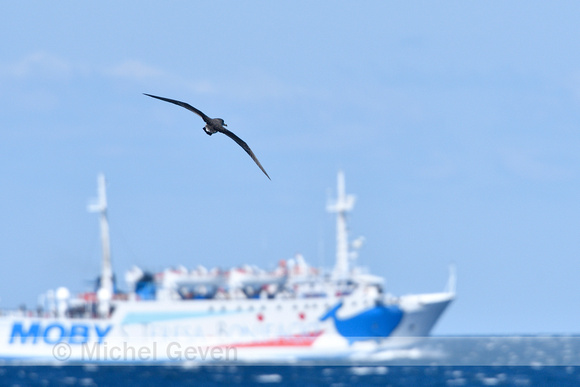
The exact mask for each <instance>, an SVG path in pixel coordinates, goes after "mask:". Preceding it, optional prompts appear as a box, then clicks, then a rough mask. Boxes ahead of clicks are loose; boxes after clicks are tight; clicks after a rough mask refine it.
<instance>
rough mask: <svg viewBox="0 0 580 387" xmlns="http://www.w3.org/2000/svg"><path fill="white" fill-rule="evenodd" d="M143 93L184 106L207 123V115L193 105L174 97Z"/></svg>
mask: <svg viewBox="0 0 580 387" xmlns="http://www.w3.org/2000/svg"><path fill="white" fill-rule="evenodd" d="M143 94H145V95H146V96H148V97H152V98H157V99H160V100H162V101H165V102H169V103H173V104H175V105H178V106H181V107H183V108H186V109H187V110H189V111H192V112H194V113H195V114H197V115H198V116H200V117H201V118H202V119H203V120H204V121H205V122H206V123H209V120H210V118H209V117H208V116H206V115H205V114H204V113H203V112H202V111H201V110H198V109H196V108H194V107H193V106H191V105H190V104H188V103H185V102H181V101H177V100H175V99H169V98H163V97H157V96H156V95H151V94H147V93H143Z"/></svg>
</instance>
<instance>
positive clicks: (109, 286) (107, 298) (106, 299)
mask: <svg viewBox="0 0 580 387" xmlns="http://www.w3.org/2000/svg"><path fill="white" fill-rule="evenodd" d="M97 184H98V197H97V199H96V200H95V201H94V202H93V203H91V204H90V205H89V208H88V210H89V211H90V212H98V213H99V214H100V217H99V224H100V228H101V244H102V248H103V267H102V270H101V281H100V282H101V283H100V287H99V289H98V291H97V299H98V301H99V306H98V309H99V315H101V317H107V316H108V315H109V311H110V303H111V298H112V296H113V267H112V265H111V246H110V242H109V241H110V240H109V221H108V220H107V192H106V187H105V176H104V175H103V174H102V173H101V174H99V176H98V177H97Z"/></svg>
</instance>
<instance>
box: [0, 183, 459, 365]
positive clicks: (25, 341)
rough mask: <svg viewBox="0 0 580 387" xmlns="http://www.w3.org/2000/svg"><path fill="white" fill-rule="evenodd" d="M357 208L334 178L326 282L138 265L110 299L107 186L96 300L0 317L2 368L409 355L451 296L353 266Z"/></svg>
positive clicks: (99, 206) (51, 295)
mask: <svg viewBox="0 0 580 387" xmlns="http://www.w3.org/2000/svg"><path fill="white" fill-rule="evenodd" d="M354 203H355V197H354V196H353V195H347V194H346V192H345V180H344V175H343V173H342V172H339V173H338V184H337V198H336V200H334V201H332V202H330V203H328V206H327V210H328V211H329V212H332V213H335V214H336V262H335V264H334V268H333V269H332V270H331V271H329V272H324V271H322V270H321V269H318V268H314V267H312V266H310V265H309V264H308V263H307V262H306V260H305V259H304V258H303V257H302V256H301V255H297V256H296V257H295V258H293V259H289V260H282V261H280V262H279V263H278V266H277V267H276V269H275V270H272V271H266V270H262V269H260V268H258V267H255V266H249V265H243V266H239V267H234V268H231V269H229V270H220V269H218V268H210V269H208V268H205V267H204V266H201V265H200V266H197V267H195V268H186V267H178V268H168V269H166V270H164V271H162V272H159V273H150V272H147V271H145V270H142V269H140V268H138V267H136V266H134V267H133V268H131V269H130V270H129V271H128V272H127V273H126V275H125V279H126V282H127V285H128V289H129V290H128V291H127V292H121V291H119V290H118V289H117V286H116V285H115V283H114V282H115V281H114V278H115V277H114V275H113V268H112V264H111V256H110V247H109V224H108V220H107V197H106V191H105V178H104V176H103V175H102V174H101V175H99V176H98V198H97V200H95V201H94V203H92V204H91V205H90V206H89V210H90V211H92V212H96V213H98V214H99V221H100V231H101V239H102V253H103V257H102V271H101V273H100V277H99V281H98V284H97V287H96V289H95V291H94V292H86V293H81V294H78V295H76V296H72V295H71V293H70V291H69V290H68V289H67V288H65V287H59V288H57V289H56V290H50V291H48V292H46V293H45V294H44V295H43V296H42V297H41V301H40V302H39V305H38V308H37V310H36V311H34V312H32V311H3V312H2V315H1V316H0V360H3V361H5V362H19V363H22V362H24V363H54V362H58V363H61V362H65V363H67V364H70V363H73V364H74V363H111V362H112V363H120V364H126V363H167V362H200V361H201V362H216V361H230V362H232V361H233V362H238V361H263V362H271V361H282V362H285V361H300V360H312V359H337V358H338V359H348V358H349V356H353V355H360V354H361V353H362V354H365V353H373V352H376V351H381V350H388V349H390V348H408V347H409V346H412V345H413V344H415V343H416V342H417V341H418V340H421V338H424V337H426V336H428V335H429V332H430V331H431V330H432V328H433V326H434V325H435V323H436V322H437V320H438V319H439V317H440V316H441V314H442V313H443V311H444V310H445V309H446V308H447V306H448V305H449V304H450V303H451V302H452V301H453V299H454V297H455V275H454V272H453V270H450V274H449V278H448V282H447V286H446V289H445V290H444V291H442V292H436V293H429V294H411V295H403V296H398V297H396V296H394V295H392V294H390V293H387V292H385V289H384V285H385V283H384V280H383V278H381V277H379V276H376V275H373V274H370V273H368V272H366V271H364V270H362V269H361V268H359V267H357V265H356V260H357V255H358V253H357V249H358V248H359V247H360V246H361V244H362V239H356V240H354V241H352V242H351V241H350V239H349V236H348V228H347V213H348V212H349V211H351V210H352V209H353V207H354Z"/></svg>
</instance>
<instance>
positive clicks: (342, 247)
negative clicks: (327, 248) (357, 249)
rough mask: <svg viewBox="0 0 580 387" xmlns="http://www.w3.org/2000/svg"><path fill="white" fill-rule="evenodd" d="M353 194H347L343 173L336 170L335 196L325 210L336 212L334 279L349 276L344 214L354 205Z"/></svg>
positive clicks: (346, 230)
mask: <svg viewBox="0 0 580 387" xmlns="http://www.w3.org/2000/svg"><path fill="white" fill-rule="evenodd" d="M354 202H355V196H354V195H347V194H346V191H345V184H344V173H343V172H342V171H338V182H337V198H336V200H334V201H331V202H329V203H328V205H327V207H326V210H327V211H328V212H332V213H336V263H335V265H334V270H333V272H332V277H333V279H335V280H340V279H346V278H348V276H349V272H350V268H349V251H348V229H347V225H346V214H347V212H349V211H350V210H352V208H353V207H354Z"/></svg>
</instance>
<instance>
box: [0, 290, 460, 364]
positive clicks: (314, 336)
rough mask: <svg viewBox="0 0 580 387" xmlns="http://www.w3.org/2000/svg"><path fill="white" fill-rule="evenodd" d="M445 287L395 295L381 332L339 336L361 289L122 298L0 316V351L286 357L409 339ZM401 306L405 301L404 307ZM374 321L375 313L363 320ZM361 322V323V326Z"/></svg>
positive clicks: (57, 355)
mask: <svg viewBox="0 0 580 387" xmlns="http://www.w3.org/2000/svg"><path fill="white" fill-rule="evenodd" d="M452 299H453V294H452V293H434V294H424V295H412V296H406V297H405V296H404V297H401V298H399V305H398V307H400V308H401V310H402V313H403V317H402V318H401V320H400V322H399V323H398V324H397V326H396V327H395V329H393V330H392V332H391V333H390V334H389V335H388V336H386V337H385V336H376V337H368V336H363V337H356V336H346V337H345V336H344V335H343V334H341V332H340V331H339V330H338V329H337V324H336V322H335V321H334V319H327V320H325V321H321V319H320V318H321V316H322V315H323V314H324V313H325V312H326V311H327V310H328V309H330V307H331V306H333V305H336V304H338V303H342V304H343V307H342V308H340V310H339V312H340V313H337V316H336V319H339V320H340V321H343V322H344V321H348V320H349V319H353V318H356V317H357V316H360V315H361V314H363V313H364V312H365V311H369V310H372V309H373V308H375V305H374V303H375V301H376V300H375V299H370V298H368V297H365V296H364V295H352V296H349V297H346V298H328V299H301V300H275V299H273V300H259V299H258V300H239V301H235V302H232V301H221V302H220V301H214V300H207V301H206V300H201V301H191V302H182V301H175V302H164V303H162V304H161V305H160V304H159V303H158V302H126V303H122V304H119V305H118V310H116V312H115V313H114V316H113V317H112V318H110V319H71V318H35V317H26V316H5V317H2V318H1V319H0V343H1V345H0V359H4V360H12V361H13V360H18V361H23V362H33V363H54V362H61V361H68V362H82V363H86V362H97V363H101V362H105V363H110V362H137V363H141V362H145V363H147V362H153V363H155V362H162V363H163V362H175V361H179V362H182V361H207V362H211V361H232V362H234V361H265V362H267V361H292V360H302V359H317V358H320V359H324V358H334V357H340V356H348V355H350V354H352V353H358V352H360V350H361V348H362V349H363V350H368V351H375V350H377V349H384V348H400V347H405V346H409V345H412V344H413V343H415V342H416V341H417V340H420V339H421V338H422V337H424V336H426V335H428V333H429V331H430V330H431V328H432V327H433V325H434V324H435V322H436V321H437V319H438V318H439V316H440V315H441V313H442V312H443V311H444V310H445V308H446V307H447V305H448V304H449V303H450V302H451V301H452ZM405 308H407V309H405ZM367 323H370V324H376V322H375V321H370V322H367ZM361 328H362V327H361Z"/></svg>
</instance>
